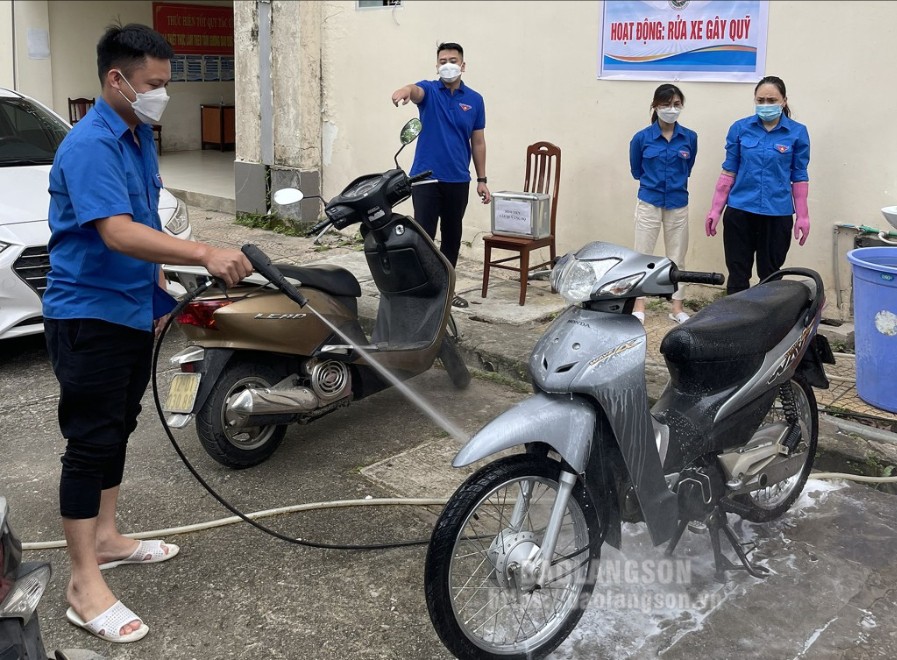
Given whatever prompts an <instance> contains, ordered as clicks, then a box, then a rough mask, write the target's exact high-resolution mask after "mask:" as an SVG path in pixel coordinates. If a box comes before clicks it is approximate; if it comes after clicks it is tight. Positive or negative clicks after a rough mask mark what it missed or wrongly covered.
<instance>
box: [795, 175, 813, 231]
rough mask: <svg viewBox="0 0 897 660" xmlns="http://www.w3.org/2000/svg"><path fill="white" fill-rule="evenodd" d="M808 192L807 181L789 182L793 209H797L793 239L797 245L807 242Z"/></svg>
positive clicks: (808, 221) (808, 226)
mask: <svg viewBox="0 0 897 660" xmlns="http://www.w3.org/2000/svg"><path fill="white" fill-rule="evenodd" d="M809 192H810V184H809V182H807V181H795V182H794V183H792V184H791V196H792V197H793V198H794V210H795V211H797V221H796V222H795V223H794V240H796V241H797V242H798V245H803V244H804V243H806V242H807V236H809V235H810V209H809V207H808V206H807V194H808V193H809Z"/></svg>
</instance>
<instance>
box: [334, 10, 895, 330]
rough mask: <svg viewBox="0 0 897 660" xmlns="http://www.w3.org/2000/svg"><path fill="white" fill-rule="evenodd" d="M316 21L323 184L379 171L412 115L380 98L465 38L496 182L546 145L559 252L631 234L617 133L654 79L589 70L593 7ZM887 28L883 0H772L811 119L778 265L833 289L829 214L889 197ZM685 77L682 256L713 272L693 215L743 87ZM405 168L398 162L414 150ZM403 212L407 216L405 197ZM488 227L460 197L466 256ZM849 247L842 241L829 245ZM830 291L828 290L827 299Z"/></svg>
mask: <svg viewBox="0 0 897 660" xmlns="http://www.w3.org/2000/svg"><path fill="white" fill-rule="evenodd" d="M324 16H325V18H324V22H323V31H324V33H323V38H322V42H323V49H324V51H323V53H324V54H323V64H322V67H323V94H324V96H323V98H324V105H323V116H322V118H323V121H324V138H323V139H324V144H323V145H322V146H323V153H324V163H325V181H324V190H325V193H326V194H328V195H331V194H334V193H336V192H338V191H339V189H340V188H341V187H342V186H343V185H344V184H345V183H347V182H348V181H349V180H351V179H352V178H354V177H355V176H357V175H358V174H361V173H363V172H369V171H376V170H378V169H384V168H386V167H388V166H389V164H390V162H391V156H392V154H393V152H394V150H395V148H396V147H397V145H398V142H397V140H398V138H397V135H398V130H399V127H400V126H401V124H402V123H403V122H404V121H405V120H406V119H408V118H410V117H412V116H416V110H415V108H414V107H413V106H412V105H410V104H409V105H408V106H407V107H400V108H398V109H396V108H394V107H393V106H392V103H391V102H390V95H391V94H392V92H393V91H394V90H395V89H396V88H397V87H399V86H401V85H403V84H406V83H408V82H414V81H417V80H419V79H422V78H435V66H434V64H435V46H436V44H438V43H439V42H440V41H457V42H459V43H461V44H462V45H463V46H464V48H465V59H466V61H467V72H466V74H465V75H464V80H465V82H466V83H467V84H469V85H470V86H471V87H473V88H474V89H476V90H477V91H479V92H481V93H482V94H483V96H484V97H485V100H486V110H487V113H486V114H487V126H486V137H487V144H488V174H489V184H490V187H491V189H492V191H493V192H495V191H500V190H520V189H521V187H522V184H523V167H524V153H525V148H526V145H527V144H529V143H532V142H535V141H537V140H548V141H550V142H554V143H555V144H557V145H558V146H560V147H561V149H562V151H563V173H562V181H561V192H560V195H559V210H558V241H559V249H560V250H561V251H562V252H563V251H567V250H573V249H576V248H578V247H579V246H580V245H582V244H583V243H585V242H587V241H590V240H608V241H612V242H616V243H620V244H623V245H631V244H632V213H633V209H634V206H635V200H636V192H637V189H638V184H637V182H636V181H634V180H633V179H632V177H631V175H630V173H629V164H628V144H629V140H630V138H631V137H632V135H633V134H634V133H635V132H636V131H638V130H639V129H641V128H643V127H644V126H646V125H647V124H648V121H649V111H648V107H649V105H650V102H651V97H652V94H653V90H654V89H655V87H656V86H657V85H658V84H659V82H635V81H604V80H597V79H596V68H597V66H596V65H597V57H598V34H599V28H600V19H601V3H599V2H562V1H554V2H491V1H480V2H455V1H445V0H443V1H440V2H408V3H407V5H406V6H405V7H403V8H401V9H395V10H393V9H384V10H363V11H359V10H356V9H355V3H354V2H351V1H347V0H343V1H337V0H329V1H328V2H326V6H325V8H324ZM895 24H897V3H894V2H863V1H856V2H850V3H840V2H789V1H783V0H776V1H775V2H771V3H770V11H769V33H768V48H767V66H766V73H767V74H772V75H778V76H780V77H782V78H783V79H784V80H785V82H786V84H787V85H788V96H789V101H790V103H791V105H792V108H793V111H794V115H793V116H794V118H795V119H797V120H798V121H800V122H802V123H804V124H806V125H807V126H808V128H809V131H810V137H811V142H812V159H811V163H810V179H811V183H810V217H811V221H812V228H811V233H810V238H809V240H808V241H807V243H806V245H804V246H803V247H799V246H798V245H797V244H796V243H793V244H792V250H791V252H790V253H789V257H788V265H795V266H797V265H799V266H807V267H811V268H815V269H817V270H819V271H820V272H821V273H822V275H823V277H824V279H825V281H826V285H827V288H829V289H832V287H833V268H832V264H833V256H832V252H833V249H832V248H833V226H834V224H835V223H843V222H848V223H856V224H861V223H865V224H869V225H872V226H878V227H884V226H886V224H887V223H886V222H885V221H884V219H883V218H882V217H881V214H880V212H879V209H880V208H881V207H882V206H886V205H892V204H897V158H895V156H894V154H895V151H897V131H895V130H893V129H892V128H891V124H892V117H891V114H892V113H891V109H892V108H894V107H897V86H895V85H894V84H893V80H894V75H893V66H894V62H895V61H897V40H895V39H894V38H893V34H892V32H893V26H894V25H895ZM681 88H682V90H683V92H684V93H685V95H686V101H687V102H686V107H685V110H684V111H683V114H682V118H681V120H682V123H683V125H685V126H688V127H689V128H692V129H694V130H696V131H697V132H698V136H699V153H698V157H697V162H696V165H695V168H694V171H693V174H692V178H691V181H690V184H689V189H690V192H691V204H690V208H691V237H690V241H689V257H688V264H687V265H688V266H689V267H691V268H695V269H703V270H711V269H713V270H721V271H723V272H725V266H724V262H723V248H722V241H721V236H720V235H717V237H716V238H712V239H711V238H707V237H706V236H705V235H704V229H703V218H704V214H705V213H706V211H707V209H708V207H709V203H710V198H711V196H712V193H713V186H714V183H715V182H716V178H717V176H718V174H719V171H720V166H721V164H722V161H723V158H724V142H725V135H726V131H727V129H728V127H729V125H730V124H731V123H732V122H733V121H735V120H736V119H739V118H741V117H744V116H747V115H749V114H751V112H752V111H753V101H752V99H753V85H750V84H738V83H703V82H684V83H681ZM408 151H409V152H410V149H409V150H408ZM402 163H403V164H404V165H405V166H406V167H410V164H411V153H407V154H403V160H402ZM403 210H407V211H409V212H410V204H408V205H407V208H406V209H403ZM489 225H490V220H489V212H488V208H487V207H484V206H481V205H479V204H478V203H476V201H475V200H474V199H473V198H472V199H471V204H470V206H469V207H468V212H467V216H466V218H465V227H464V238H465V241H469V242H470V243H471V245H472V247H471V248H465V252H466V254H468V255H469V256H473V257H475V258H481V255H482V239H481V236H482V234H483V233H484V232H486V231H488V229H489ZM849 246H851V242H850V241H849V240H848V239H846V238H845V239H843V240H842V245H841V246H840V253H841V254H842V255H843V252H844V251H846V249H847V248H848V247H849ZM661 250H662V245H661V244H659V245H658V250H657V251H658V252H660V251H661ZM842 261H843V259H842ZM845 268H846V266H845ZM849 272H850V271H849V268H847V269H846V270H845V271H844V273H845V275H843V276H842V279H846V280H847V282H846V283H845V282H844V281H842V288H845V286H849ZM834 300H835V297H834V290H833V289H832V290H830V291H829V301H830V302H829V305H830V308H834ZM831 315H837V314H836V312H835V311H834V309H832V310H831Z"/></svg>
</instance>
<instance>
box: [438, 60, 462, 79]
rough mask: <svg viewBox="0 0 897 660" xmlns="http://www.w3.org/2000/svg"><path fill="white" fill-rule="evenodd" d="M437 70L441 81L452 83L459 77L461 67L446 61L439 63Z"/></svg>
mask: <svg viewBox="0 0 897 660" xmlns="http://www.w3.org/2000/svg"><path fill="white" fill-rule="evenodd" d="M437 71H438V72H439V79H440V80H442V82H447V83H453V82H455V81H456V80H457V79H458V78H460V77H461V67H460V66H458V65H457V64H453V63H452V62H446V63H445V64H443V65H441V66H440V67H439V68H438V69H437Z"/></svg>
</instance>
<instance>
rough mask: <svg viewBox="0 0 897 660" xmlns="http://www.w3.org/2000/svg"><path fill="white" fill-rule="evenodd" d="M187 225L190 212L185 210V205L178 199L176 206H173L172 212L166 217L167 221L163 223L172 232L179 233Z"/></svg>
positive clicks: (185, 229) (185, 228)
mask: <svg viewBox="0 0 897 660" xmlns="http://www.w3.org/2000/svg"><path fill="white" fill-rule="evenodd" d="M189 226H190V214H189V212H188V211H187V205H186V204H184V202H183V201H181V200H180V199H178V205H177V208H175V210H174V213H173V214H172V215H171V217H170V218H169V219H168V222H166V223H165V229H167V230H168V231H169V232H171V233H172V234H181V233H183V232H185V231H187V228H188V227H189Z"/></svg>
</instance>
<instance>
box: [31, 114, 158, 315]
mask: <svg viewBox="0 0 897 660" xmlns="http://www.w3.org/2000/svg"><path fill="white" fill-rule="evenodd" d="M137 136H138V137H139V139H140V144H139V146H138V144H137V142H136V141H135V140H134V137H133V135H132V134H131V131H130V129H129V128H128V125H127V124H126V123H125V122H124V120H123V119H122V118H121V117H119V116H118V114H117V113H116V112H115V110H113V109H112V107H111V106H109V105H108V104H107V103H106V102H105V101H104V100H103V99H102V98H99V99H97V102H96V105H95V106H94V107H93V108H92V109H91V110H90V111H89V112H88V113H87V114H86V115H85V116H84V118H83V119H82V120H81V121H79V122H78V123H77V124H75V126H74V127H73V128H72V130H71V131H70V132H69V134H68V135H66V137H65V139H64V140H63V141H62V144H60V146H59V149H58V150H57V152H56V157H55V159H54V160H53V167H52V168H51V170H50V212H49V218H50V232H51V235H50V242H49V245H48V249H49V252H50V273H49V275H48V276H47V290H46V291H45V292H44V297H43V313H44V316H45V317H46V318H50V319H76V318H93V319H101V320H104V321H109V322H110V323H117V324H119V325H125V326H128V327H131V328H136V329H138V330H151V329H152V327H153V319H154V318H158V317H160V316H163V315H165V314H167V313H168V312H170V311H171V310H172V309H173V307H174V300H173V299H172V298H171V297H170V296H168V294H167V293H165V292H164V291H162V289H160V288H159V286H158V281H159V279H158V278H159V267H158V266H157V265H156V264H154V263H150V262H148V261H142V260H140V259H136V258H134V257H129V256H127V255H124V254H121V253H120V252H116V251H114V250H111V249H109V248H108V247H106V244H105V243H104V242H103V239H102V238H101V237H100V233H99V232H98V231H97V229H96V226H95V225H94V220H98V219H102V218H108V217H110V216H113V215H130V216H131V218H132V219H133V221H134V222H139V223H140V224H143V225H146V226H148V227H152V228H153V229H156V230H159V231H161V230H162V226H161V223H160V221H159V190H160V189H161V187H162V178H161V177H160V176H159V161H158V159H157V157H156V149H155V145H154V143H153V132H152V129H151V128H150V127H149V126H146V125H144V124H141V125H139V126H138V127H137Z"/></svg>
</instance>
